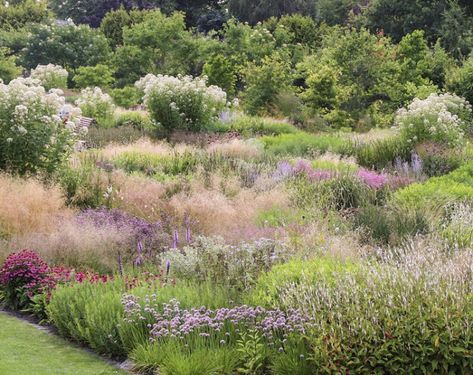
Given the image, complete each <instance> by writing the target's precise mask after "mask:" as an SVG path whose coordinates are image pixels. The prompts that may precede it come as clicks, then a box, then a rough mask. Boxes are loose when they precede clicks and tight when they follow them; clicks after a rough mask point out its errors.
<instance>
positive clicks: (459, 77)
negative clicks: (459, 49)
mask: <svg viewBox="0 0 473 375" xmlns="http://www.w3.org/2000/svg"><path fill="white" fill-rule="evenodd" d="M472 82H473V56H470V57H469V58H468V59H467V60H466V61H464V62H463V64H462V65H460V66H457V67H453V68H451V69H450V71H449V72H448V74H447V82H446V87H447V90H449V91H451V92H454V93H455V94H457V95H460V96H462V97H464V98H465V99H466V100H468V101H469V102H470V103H473V83H472Z"/></svg>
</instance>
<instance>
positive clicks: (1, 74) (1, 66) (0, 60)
mask: <svg viewBox="0 0 473 375" xmlns="http://www.w3.org/2000/svg"><path fill="white" fill-rule="evenodd" d="M20 73H21V69H20V68H19V67H18V66H17V65H16V57H15V56H11V55H10V53H9V50H8V49H7V48H0V79H1V80H2V81H3V82H5V83H9V82H10V81H11V80H12V79H15V78H16V77H18V76H19V75H20Z"/></svg>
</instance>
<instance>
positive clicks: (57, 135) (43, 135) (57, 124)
mask: <svg viewBox="0 0 473 375" xmlns="http://www.w3.org/2000/svg"><path fill="white" fill-rule="evenodd" d="M64 106H65V100H64V97H63V96H62V91H61V90H51V91H50V92H49V93H46V90H45V89H44V87H42V86H40V85H39V81H38V80H34V79H31V78H17V79H15V80H13V81H11V82H10V83H9V84H8V85H5V84H3V83H0V169H1V170H7V171H11V172H14V173H20V174H25V173H36V172H40V171H41V172H46V173H51V172H53V171H54V170H55V169H56V168H57V167H58V166H59V165H60V164H61V162H62V161H63V160H64V158H65V157H66V156H67V154H68V152H69V151H70V150H71V149H72V146H73V145H74V141H75V138H76V135H77V134H76V132H77V131H78V125H79V119H78V117H77V115H78V113H77V111H74V110H67V111H64ZM61 115H63V116H62V117H61Z"/></svg>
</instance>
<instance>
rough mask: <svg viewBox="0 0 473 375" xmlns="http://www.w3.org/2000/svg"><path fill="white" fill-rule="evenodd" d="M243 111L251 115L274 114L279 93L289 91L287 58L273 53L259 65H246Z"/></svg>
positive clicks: (289, 77)
mask: <svg viewBox="0 0 473 375" xmlns="http://www.w3.org/2000/svg"><path fill="white" fill-rule="evenodd" d="M243 77H244V81H245V91H244V93H243V100H244V106H245V109H246V110H247V111H248V113H249V114H251V115H257V114H264V113H271V112H274V109H275V108H274V107H275V104H276V99H277V96H278V94H279V93H281V92H283V91H286V90H288V89H289V87H290V84H291V66H290V64H289V62H288V57H287V56H281V55H280V54H279V53H275V54H274V55H273V56H266V57H264V58H263V59H262V61H261V64H260V65H257V64H255V63H253V62H252V63H248V65H247V66H246V67H245V69H244V70H243Z"/></svg>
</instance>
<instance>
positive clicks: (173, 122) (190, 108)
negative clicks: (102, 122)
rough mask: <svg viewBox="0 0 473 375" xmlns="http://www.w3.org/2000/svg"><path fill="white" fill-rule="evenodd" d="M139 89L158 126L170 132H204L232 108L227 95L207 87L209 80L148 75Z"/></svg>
mask: <svg viewBox="0 0 473 375" xmlns="http://www.w3.org/2000/svg"><path fill="white" fill-rule="evenodd" d="M136 86H137V87H138V88H139V89H140V90H142V91H143V92H144V103H145V104H146V105H147V106H148V108H149V110H150V112H151V115H152V117H153V119H154V121H155V122H156V124H157V125H158V126H162V127H164V128H165V129H167V130H172V129H176V128H181V129H188V130H200V129H201V128H202V127H204V126H207V125H209V123H211V122H213V121H215V120H216V119H218V116H219V114H220V113H221V112H222V111H223V110H224V109H225V108H226V107H229V106H230V103H229V102H227V94H226V93H225V91H223V90H222V89H221V88H219V87H217V86H207V80H206V78H205V77H204V78H199V77H196V78H193V77H191V76H180V75H179V76H177V77H173V76H167V75H161V74H160V75H157V76H155V75H152V74H148V75H147V76H145V77H143V78H142V79H140V80H139V81H138V82H136Z"/></svg>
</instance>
